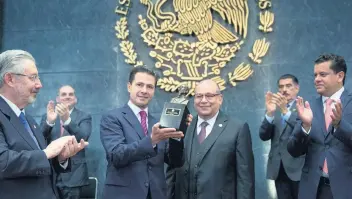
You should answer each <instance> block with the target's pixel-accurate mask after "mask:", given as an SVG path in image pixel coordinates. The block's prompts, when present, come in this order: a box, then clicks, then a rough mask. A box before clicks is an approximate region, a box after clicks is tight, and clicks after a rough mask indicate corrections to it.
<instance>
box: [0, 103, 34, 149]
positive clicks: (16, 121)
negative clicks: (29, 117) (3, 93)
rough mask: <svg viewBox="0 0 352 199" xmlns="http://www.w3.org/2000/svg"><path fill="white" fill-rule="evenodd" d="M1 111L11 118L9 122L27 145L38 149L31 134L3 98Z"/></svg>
mask: <svg viewBox="0 0 352 199" xmlns="http://www.w3.org/2000/svg"><path fill="white" fill-rule="evenodd" d="M0 109H1V111H2V112H3V113H4V114H5V115H6V116H7V117H8V118H9V121H10V123H11V124H12V126H13V127H14V128H15V129H16V130H17V132H18V134H19V135H20V136H21V137H22V138H23V139H24V140H25V141H26V142H27V144H28V145H29V146H30V147H31V148H32V149H34V150H35V149H38V147H37V145H36V144H35V142H34V140H33V139H32V137H31V136H30V135H29V132H28V131H27V130H26V128H25V127H24V125H23V124H22V122H21V121H20V118H19V117H18V116H17V115H16V114H15V113H14V112H13V110H12V109H11V108H10V106H9V105H8V104H7V103H6V102H5V100H4V99H3V98H2V97H0Z"/></svg>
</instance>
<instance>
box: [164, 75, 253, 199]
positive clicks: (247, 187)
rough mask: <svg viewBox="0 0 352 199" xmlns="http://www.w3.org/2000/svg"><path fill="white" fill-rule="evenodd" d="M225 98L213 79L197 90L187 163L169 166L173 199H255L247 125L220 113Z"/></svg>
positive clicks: (186, 138) (187, 149) (185, 160)
mask: <svg viewBox="0 0 352 199" xmlns="http://www.w3.org/2000/svg"><path fill="white" fill-rule="evenodd" d="M221 104H222V95H221V93H220V89H219V87H218V85H217V84H216V83H215V82H214V81H212V80H204V81H202V82H200V83H199V84H198V85H197V87H196V89H195V96H194V107H195V109H196V111H197V113H198V116H197V119H195V120H193V122H192V123H191V125H190V126H189V128H188V129H187V133H186V135H185V139H184V143H185V151H184V164H183V166H182V167H181V168H174V167H173V165H169V167H168V169H167V176H168V179H167V183H168V189H170V190H169V191H168V193H169V194H170V195H169V198H173V199H191V198H192V199H193V198H198V199H210V198H211V199H213V198H214V199H215V198H236V199H254V157H253V151H252V141H251V134H250V131H249V127H248V124H247V123H244V122H241V121H239V120H237V119H235V118H234V117H228V116H227V115H225V114H224V113H223V112H221V111H219V110H220V106H221Z"/></svg>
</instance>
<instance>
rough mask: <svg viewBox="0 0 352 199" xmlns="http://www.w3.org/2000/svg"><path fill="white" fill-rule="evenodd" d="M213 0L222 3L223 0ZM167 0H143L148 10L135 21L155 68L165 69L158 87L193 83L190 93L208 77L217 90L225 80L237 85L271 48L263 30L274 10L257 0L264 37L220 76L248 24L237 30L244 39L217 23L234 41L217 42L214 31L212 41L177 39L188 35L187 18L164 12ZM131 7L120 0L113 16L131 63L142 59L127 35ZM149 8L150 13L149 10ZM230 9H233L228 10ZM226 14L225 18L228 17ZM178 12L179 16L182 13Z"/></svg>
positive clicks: (271, 20) (269, 28)
mask: <svg viewBox="0 0 352 199" xmlns="http://www.w3.org/2000/svg"><path fill="white" fill-rule="evenodd" d="M174 1H178V2H179V3H180V2H181V4H182V3H185V2H186V0H174ZM192 1H198V0H192ZM213 1H214V2H215V1H216V0H213ZM217 1H218V2H219V3H222V4H224V2H225V1H223V0H217ZM242 1H243V2H245V3H246V0H242ZM165 2H166V0H157V2H156V3H155V4H154V3H153V2H152V1H151V0H141V3H142V4H143V5H145V6H146V7H147V12H146V16H142V15H139V16H138V20H139V21H138V24H139V26H140V28H141V30H142V34H141V37H142V38H143V41H144V43H145V44H146V45H147V46H148V47H149V48H150V49H151V51H150V52H149V56H150V57H151V58H152V59H154V60H155V67H156V68H157V69H160V70H161V71H162V74H163V77H162V78H160V79H159V80H158V82H157V86H159V87H160V88H161V89H163V90H165V91H167V92H175V91H177V89H178V87H180V86H181V85H187V86H188V87H189V88H191V89H190V93H189V94H191V95H193V94H194V88H195V86H196V84H197V82H199V81H201V80H202V79H205V78H211V79H213V80H214V81H215V82H216V83H217V84H218V85H219V87H220V89H221V90H225V89H226V85H227V84H230V85H232V86H236V85H237V84H238V83H239V82H241V81H245V80H247V79H248V78H249V77H250V76H251V75H252V74H253V73H254V70H253V68H252V65H251V64H257V65H258V64H261V63H262V62H263V58H264V57H265V55H266V54H267V52H268V50H269V48H270V42H269V41H267V38H266V34H268V33H271V32H272V31H273V25H274V14H273V13H272V12H271V7H272V5H271V1H270V0H259V2H258V7H259V9H260V12H259V15H258V21H259V25H258V30H259V31H260V32H262V34H263V37H262V38H260V39H256V40H255V41H254V43H253V46H252V51H251V52H249V53H248V58H249V61H251V62H252V63H246V62H242V63H240V64H239V65H238V66H237V67H234V69H233V71H232V72H229V73H228V76H227V79H224V78H222V77H221V70H222V69H223V68H224V67H228V65H229V62H230V61H231V59H232V58H234V57H235V55H236V52H238V51H239V50H240V49H241V46H242V45H243V44H244V38H245V36H246V28H247V27H242V28H243V29H242V31H241V30H238V31H237V32H238V33H240V34H241V35H242V36H243V39H242V40H241V39H237V38H236V36H235V35H232V34H231V32H227V31H226V30H224V29H221V25H220V28H219V27H217V28H218V29H217V30H216V31H217V32H216V33H217V34H221V37H225V38H228V41H233V42H227V43H224V44H219V42H221V41H220V40H221V39H222V38H221V37H220V36H216V34H213V35H212V40H213V41H211V40H210V39H209V38H211V37H210V36H209V35H207V36H203V35H197V36H198V41H196V42H189V41H185V40H181V39H179V38H177V37H175V35H176V36H177V34H178V33H179V34H187V32H185V31H184V30H187V28H189V26H187V24H186V22H185V21H182V20H179V21H177V17H176V15H175V14H173V13H171V12H164V11H162V10H161V7H162V5H163V4H164V3H165ZM219 5H220V4H219ZM129 6H130V1H129V0H122V1H119V5H118V7H117V8H116V10H115V12H116V13H117V14H119V15H121V17H120V18H119V19H118V20H117V21H116V26H115V31H116V37H117V38H118V39H119V40H120V44H119V45H120V50H121V52H122V53H123V55H124V56H125V62H126V63H128V64H130V65H132V66H143V65H144V63H143V61H142V60H139V59H138V53H137V51H136V50H135V45H134V44H133V42H131V41H130V40H129V33H130V30H129V29H128V20H127V14H128V11H127V10H128V9H129ZM179 6H181V7H182V6H185V5H179ZM226 6H227V7H225V8H226V9H228V10H230V9H229V8H230V6H231V5H226ZM119 9H121V10H119ZM153 10H154V12H152V11H153ZM219 10H220V9H219ZM222 10H224V8H222ZM229 12H233V11H231V10H230V11H228V13H229ZM153 13H154V14H153ZM181 14H182V13H181ZM225 14H226V13H225ZM225 14H224V16H223V19H226V15H225ZM178 16H180V13H179V15H178ZM181 17H182V16H181ZM158 20H160V21H158ZM235 29H236V27H235ZM214 35H215V36H214ZM231 36H232V38H231ZM204 38H205V39H204ZM214 41H219V42H218V43H217V42H214Z"/></svg>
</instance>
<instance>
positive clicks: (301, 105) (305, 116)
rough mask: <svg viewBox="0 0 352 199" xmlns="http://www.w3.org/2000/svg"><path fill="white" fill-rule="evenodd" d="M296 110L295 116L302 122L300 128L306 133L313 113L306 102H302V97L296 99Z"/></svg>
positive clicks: (310, 124)
mask: <svg viewBox="0 0 352 199" xmlns="http://www.w3.org/2000/svg"><path fill="white" fill-rule="evenodd" d="M296 109H297V115H298V117H299V119H301V121H302V127H303V128H304V130H306V132H308V131H309V129H310V127H311V126H312V121H313V112H312V109H311V108H310V105H309V103H308V101H306V102H304V101H303V98H302V97H297V99H296Z"/></svg>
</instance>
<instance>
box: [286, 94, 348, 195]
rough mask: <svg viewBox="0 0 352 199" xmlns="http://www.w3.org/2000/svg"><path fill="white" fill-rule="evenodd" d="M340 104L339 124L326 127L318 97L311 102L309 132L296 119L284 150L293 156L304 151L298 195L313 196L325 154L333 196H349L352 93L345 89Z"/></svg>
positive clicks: (320, 100) (320, 101) (321, 104)
mask: <svg viewBox="0 0 352 199" xmlns="http://www.w3.org/2000/svg"><path fill="white" fill-rule="evenodd" d="M340 99H341V102H342V106H343V111H342V119H341V121H340V126H339V128H337V129H334V128H333V127H332V126H331V125H330V127H329V130H328V131H327V130H326V128H325V119H324V108H323V103H322V99H321V97H318V98H316V99H315V100H314V101H311V103H310V106H311V109H312V111H313V123H312V128H311V130H310V133H309V135H307V134H305V133H304V132H303V131H302V127H301V126H302V122H301V121H298V122H297V124H296V126H295V128H294V130H293V135H292V136H291V137H290V140H289V143H288V145H287V149H288V151H289V152H290V154H291V155H292V156H294V157H298V156H300V155H303V154H306V159H305V164H304V167H303V169H302V177H301V182H300V187H299V198H301V199H313V198H314V199H315V198H316V193H317V188H318V184H319V179H320V177H321V174H322V167H323V163H324V159H325V157H326V159H327V162H328V169H329V179H330V184H331V185H330V186H331V191H332V194H333V196H334V198H337V199H350V198H352V190H351V185H352V94H351V93H350V92H349V91H347V90H346V89H345V91H344V92H343V93H342V95H341V98H340Z"/></svg>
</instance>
